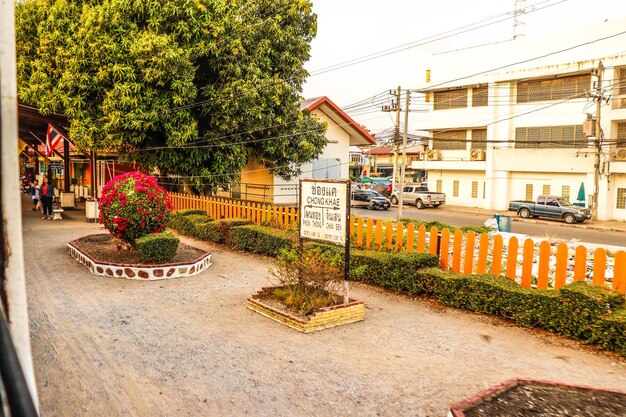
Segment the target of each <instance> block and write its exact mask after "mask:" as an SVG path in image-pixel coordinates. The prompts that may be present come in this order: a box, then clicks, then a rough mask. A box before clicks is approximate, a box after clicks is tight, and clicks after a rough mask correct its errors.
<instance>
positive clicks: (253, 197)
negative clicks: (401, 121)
mask: <svg viewBox="0 0 626 417" xmlns="http://www.w3.org/2000/svg"><path fill="white" fill-rule="evenodd" d="M300 108H301V109H302V110H304V109H307V110H308V111H310V112H311V113H312V114H313V116H314V117H315V118H316V119H317V120H318V121H320V122H323V123H325V124H326V138H327V139H328V144H327V145H326V147H324V149H323V151H322V154H321V155H320V156H319V157H318V158H317V159H315V160H313V161H312V162H310V163H307V164H303V165H302V174H301V175H300V176H299V177H298V178H292V179H291V180H284V179H282V178H280V177H279V176H275V175H272V174H271V173H270V171H269V170H268V169H267V168H265V167H264V166H262V165H259V164H254V163H252V162H248V164H247V165H246V166H245V167H244V169H243V171H242V173H241V187H240V189H239V190H238V195H237V198H242V199H244V200H250V201H261V202H265V203H274V204H284V205H291V204H296V203H297V201H298V184H299V179H302V178H333V179H339V178H343V179H348V178H349V174H350V172H349V168H350V161H351V159H350V147H351V146H369V145H373V144H374V143H376V140H375V139H374V137H372V135H371V134H370V133H369V132H368V131H367V130H365V129H364V128H363V127H362V126H361V125H360V124H358V123H357V122H356V121H354V120H353V119H352V118H351V117H350V116H348V115H347V114H346V113H345V112H344V111H343V110H342V109H341V108H340V107H339V106H337V105H336V104H335V103H333V102H332V101H331V100H330V99H329V98H328V97H326V96H323V97H315V98H312V99H307V100H303V101H302V102H301V103H300Z"/></svg>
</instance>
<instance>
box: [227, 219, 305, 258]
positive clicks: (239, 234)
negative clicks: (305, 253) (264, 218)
mask: <svg viewBox="0 0 626 417" xmlns="http://www.w3.org/2000/svg"><path fill="white" fill-rule="evenodd" d="M296 239H297V235H296V234H295V233H293V232H288V231H285V230H280V229H275V228H273V227H267V226H256V225H247V226H239V227H234V228H233V229H232V235H231V237H230V239H229V244H230V245H232V246H233V247H234V248H236V249H239V250H241V251H244V252H252V253H258V254H261V255H266V256H278V255H279V254H280V252H281V250H282V249H293V248H296V247H297V246H298V244H297V241H296Z"/></svg>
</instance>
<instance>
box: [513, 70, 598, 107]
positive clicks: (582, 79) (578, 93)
mask: <svg viewBox="0 0 626 417" xmlns="http://www.w3.org/2000/svg"><path fill="white" fill-rule="evenodd" d="M590 84H591V75H590V74H585V75H573V76H569V77H560V78H553V79H549V80H533V81H522V82H519V83H517V102H518V103H530V102H534V101H550V100H566V99H573V98H585V97H587V93H588V92H589V90H590Z"/></svg>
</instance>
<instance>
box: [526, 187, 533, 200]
mask: <svg viewBox="0 0 626 417" xmlns="http://www.w3.org/2000/svg"><path fill="white" fill-rule="evenodd" d="M526 201H533V185H532V184H526Z"/></svg>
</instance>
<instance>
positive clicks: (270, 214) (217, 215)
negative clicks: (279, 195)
mask: <svg viewBox="0 0 626 417" xmlns="http://www.w3.org/2000/svg"><path fill="white" fill-rule="evenodd" d="M169 196H170V199H171V200H172V203H173V204H174V210H202V211H204V212H205V213H206V214H207V215H208V216H209V217H211V218H212V219H215V220H222V219H239V218H246V219H249V220H251V221H252V222H253V223H255V224H267V225H270V226H274V227H279V228H281V229H289V228H292V227H296V226H297V225H298V224H299V219H300V212H299V210H298V209H297V208H295V207H284V206H275V205H273V204H266V203H255V202H252V201H242V200H234V199H230V198H220V197H207V196H200V195H192V194H179V193H169Z"/></svg>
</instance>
